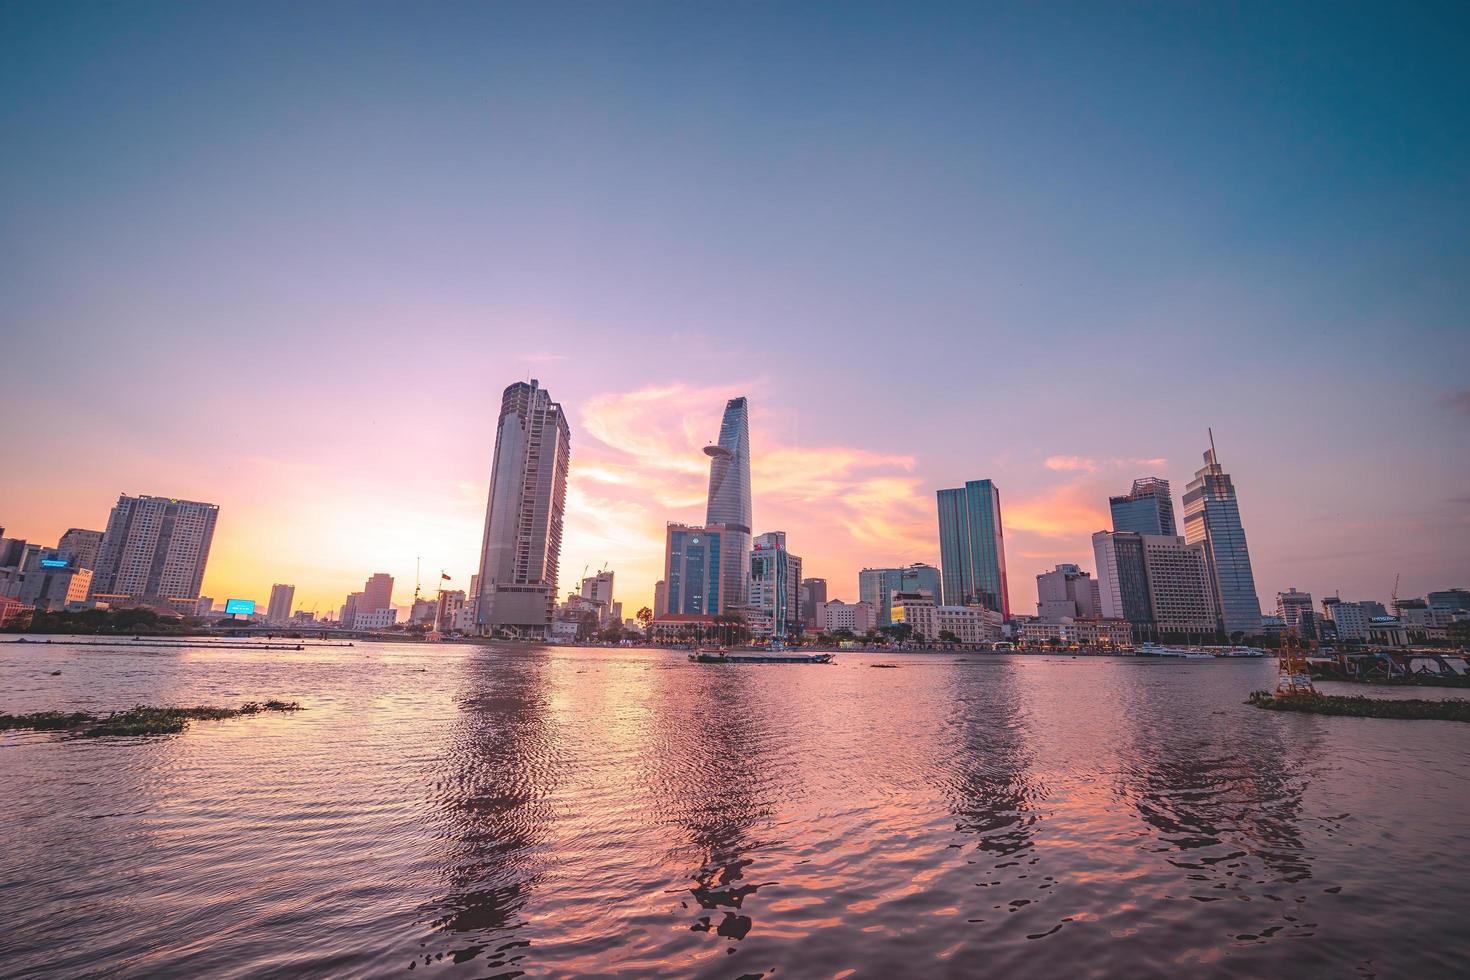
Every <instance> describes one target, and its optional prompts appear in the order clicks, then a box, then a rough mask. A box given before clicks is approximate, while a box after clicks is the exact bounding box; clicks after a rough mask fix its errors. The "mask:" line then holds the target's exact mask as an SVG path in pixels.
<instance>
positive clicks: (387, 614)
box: [352, 609, 398, 630]
mask: <svg viewBox="0 0 1470 980" xmlns="http://www.w3.org/2000/svg"><path fill="white" fill-rule="evenodd" d="M397 622H398V610H397V609H374V610H372V611H370V612H358V613H356V614H355V615H354V616H353V617H352V628H353V629H355V630H385V629H387V628H388V627H390V626H392V625H393V624H394V623H397Z"/></svg>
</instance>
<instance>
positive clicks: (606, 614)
mask: <svg viewBox="0 0 1470 980" xmlns="http://www.w3.org/2000/svg"><path fill="white" fill-rule="evenodd" d="M613 574H614V573H613V572H609V571H601V572H598V573H597V574H596V575H588V576H587V577H585V578H584V579H582V590H581V593H580V594H581V596H582V598H583V599H585V600H587V601H588V602H590V603H593V604H595V605H596V606H597V621H598V622H599V623H601V624H602V625H604V626H605V625H607V624H608V623H609V622H611V621H613V620H614V619H615V617H614V609H613V606H614V605H615V603H614V602H613Z"/></svg>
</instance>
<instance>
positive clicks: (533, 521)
mask: <svg viewBox="0 0 1470 980" xmlns="http://www.w3.org/2000/svg"><path fill="white" fill-rule="evenodd" d="M570 463H571V430H570V428H569V427H568V425H567V419H566V415H565V414H564V413H563V412H562V409H561V406H560V405H558V404H557V403H556V402H554V401H552V400H551V396H550V395H549V394H548V393H547V392H546V390H545V389H544V388H542V387H541V386H540V385H539V383H538V382H536V381H534V380H533V381H531V382H530V383H529V384H528V383H526V382H524V381H517V382H516V383H515V384H513V385H511V386H510V387H508V388H506V389H505V394H504V395H503V396H502V398H501V402H500V424H499V426H498V427H497V429H496V431H495V462H494V465H493V468H492V469H491V471H490V495H489V502H488V504H487V505H486V509H485V537H484V541H483V543H482V545H481V547H480V570H479V576H480V577H479V582H478V584H479V590H480V591H479V595H478V599H477V602H476V604H475V623H476V625H477V626H478V627H479V629H480V632H482V633H488V632H491V631H493V630H495V629H496V628H498V627H507V628H510V629H513V630H516V631H518V632H523V633H529V634H533V635H537V636H542V635H545V633H546V631H547V629H548V628H549V627H550V624H551V616H552V610H553V608H554V606H555V604H556V573H557V563H558V562H559V561H560V559H561V532H562V513H563V511H564V510H565V508H566V497H567V468H568V466H569V465H570Z"/></svg>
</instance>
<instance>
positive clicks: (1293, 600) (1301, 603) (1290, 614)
mask: <svg viewBox="0 0 1470 980" xmlns="http://www.w3.org/2000/svg"><path fill="white" fill-rule="evenodd" d="M1303 613H1306V614H1307V620H1306V622H1304V621H1303V619H1302V614H1303ZM1276 615H1278V616H1280V617H1281V621H1282V622H1283V623H1285V624H1286V628H1287V629H1289V630H1296V631H1297V633H1298V634H1299V635H1300V636H1302V637H1304V638H1312V637H1314V636H1315V632H1314V631H1312V630H1310V629H1309V628H1308V627H1309V626H1310V625H1311V615H1312V593H1310V592H1298V591H1297V590H1296V588H1295V587H1294V586H1293V587H1292V588H1290V589H1287V590H1286V591H1285V592H1278V593H1276Z"/></svg>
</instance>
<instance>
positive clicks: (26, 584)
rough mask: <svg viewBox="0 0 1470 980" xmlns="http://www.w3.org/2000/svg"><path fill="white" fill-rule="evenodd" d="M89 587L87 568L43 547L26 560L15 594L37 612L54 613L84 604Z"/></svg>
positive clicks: (67, 555)
mask: <svg viewBox="0 0 1470 980" xmlns="http://www.w3.org/2000/svg"><path fill="white" fill-rule="evenodd" d="M91 586H92V570H91V569H89V568H85V567H83V566H82V565H81V563H80V561H79V560H78V559H77V558H75V557H73V556H71V555H69V554H67V553H65V552H62V551H60V550H58V549H52V548H46V549H41V550H37V551H34V552H31V553H30V554H29V556H28V557H27V558H26V564H25V570H24V575H23V576H22V577H21V580H20V582H19V588H18V589H17V590H16V595H17V597H18V598H19V599H20V601H21V602H25V603H29V604H30V605H32V606H34V607H35V608H37V609H40V610H43V611H51V612H57V611H60V610H64V609H66V608H67V607H68V606H73V605H77V606H79V605H81V604H83V603H85V602H86V601H87V596H88V594H89V593H90V592H91Z"/></svg>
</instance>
